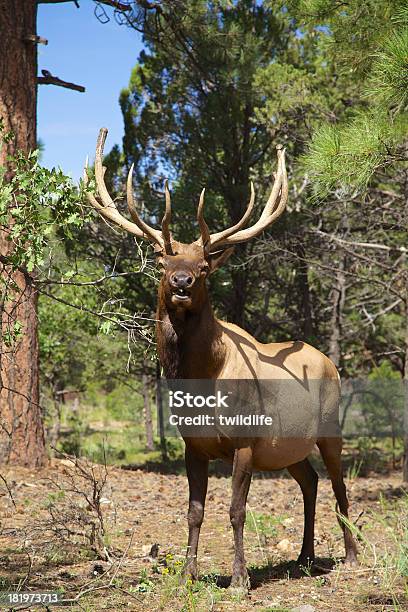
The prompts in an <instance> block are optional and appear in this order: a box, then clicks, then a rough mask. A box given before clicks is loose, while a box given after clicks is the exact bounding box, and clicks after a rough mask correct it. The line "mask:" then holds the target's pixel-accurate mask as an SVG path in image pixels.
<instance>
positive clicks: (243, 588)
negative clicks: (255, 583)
mask: <svg viewBox="0 0 408 612" xmlns="http://www.w3.org/2000/svg"><path fill="white" fill-rule="evenodd" d="M250 588H251V583H250V580H249V576H248V572H246V571H245V574H237V575H235V576H233V577H232V579H231V584H230V586H229V588H228V590H229V592H230V593H231V595H237V596H238V597H244V596H245V595H248V593H249V589H250Z"/></svg>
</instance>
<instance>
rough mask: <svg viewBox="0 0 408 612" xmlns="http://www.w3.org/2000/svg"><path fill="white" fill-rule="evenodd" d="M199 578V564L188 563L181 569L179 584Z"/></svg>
mask: <svg viewBox="0 0 408 612" xmlns="http://www.w3.org/2000/svg"><path fill="white" fill-rule="evenodd" d="M197 578H198V573H197V565H195V564H192V563H186V564H185V565H184V567H183V569H182V570H181V574H180V578H179V584H180V585H185V584H187V582H195V581H196V580H197Z"/></svg>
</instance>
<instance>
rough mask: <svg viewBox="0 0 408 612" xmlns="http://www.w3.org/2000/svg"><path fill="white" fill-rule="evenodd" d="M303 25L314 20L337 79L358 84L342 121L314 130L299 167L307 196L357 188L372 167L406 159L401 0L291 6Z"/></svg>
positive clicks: (407, 36) (406, 70)
mask: <svg viewBox="0 0 408 612" xmlns="http://www.w3.org/2000/svg"><path fill="white" fill-rule="evenodd" d="M295 4H297V5H298V6H299V8H300V10H301V14H302V16H303V19H304V20H305V21H306V23H307V24H308V26H309V27H316V25H317V24H319V26H320V28H321V31H322V32H323V33H324V34H323V36H324V38H325V41H326V43H325V49H326V50H327V52H328V54H329V57H331V61H333V62H334V65H335V67H336V70H337V71H338V73H339V74H340V76H341V78H340V79H339V81H338V84H337V87H343V79H344V77H345V76H347V78H348V79H349V81H350V82H353V81H354V82H355V83H356V84H357V83H358V90H355V100H354V104H353V105H352V111H350V112H349V113H348V114H347V115H346V116H345V117H344V120H343V121H342V122H336V123H333V122H331V123H327V122H326V123H324V124H322V125H320V127H317V129H316V131H315V134H314V137H313V140H312V143H311V145H310V149H309V152H308V154H307V156H306V158H305V160H304V167H305V168H306V170H307V171H308V172H309V173H310V174H311V175H312V177H313V180H314V182H313V189H314V194H315V195H317V196H320V197H325V196H327V195H328V194H329V193H330V192H332V191H334V190H335V189H338V188H341V189H343V190H344V192H345V193H350V192H352V191H353V190H355V189H357V190H361V191H364V190H366V189H367V187H368V185H369V183H370V181H371V180H372V179H373V178H374V176H375V174H376V173H378V171H382V170H383V169H384V168H387V167H389V166H391V165H394V166H395V165H398V164H399V162H400V161H406V155H405V152H404V144H405V142H406V139H407V135H408V129H407V128H408V125H407V119H408V117H407V114H406V108H407V101H408V98H407V87H406V83H407V76H408V60H407V57H408V30H407V29H406V15H407V12H406V5H405V3H404V2H399V1H397V2H393V1H391V0H381V1H379V2H377V1H375V2H374V1H372V0H369V1H368V2H364V3H360V2H357V1H356V0H352V1H351V2H349V3H347V4H343V3H340V4H338V3H331V2H326V1H321V0H319V1H316V0H306V1H301V2H299V3H295Z"/></svg>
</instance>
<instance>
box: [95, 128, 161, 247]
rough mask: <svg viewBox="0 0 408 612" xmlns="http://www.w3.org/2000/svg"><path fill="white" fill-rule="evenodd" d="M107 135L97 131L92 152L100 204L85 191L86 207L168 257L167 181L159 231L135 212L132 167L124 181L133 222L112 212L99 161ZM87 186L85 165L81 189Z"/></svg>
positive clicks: (112, 204) (113, 210)
mask: <svg viewBox="0 0 408 612" xmlns="http://www.w3.org/2000/svg"><path fill="white" fill-rule="evenodd" d="M107 135H108V130H107V129H106V128H101V129H100V130H99V136H98V141H97V143H96V152H95V180H96V187H97V192H98V195H99V198H100V200H101V202H99V201H98V199H97V198H96V197H95V196H94V194H93V193H91V192H90V191H86V195H87V198H88V201H89V203H90V204H91V206H93V207H94V208H95V209H96V210H97V211H98V213H99V214H100V215H102V216H103V217H104V218H105V219H106V220H107V221H111V222H112V223H114V224H115V225H118V226H119V227H120V228H122V229H124V230H126V231H127V232H130V233H131V234H134V235H135V236H136V237H137V238H144V239H148V240H151V241H152V242H154V243H156V244H157V245H159V247H160V248H161V249H162V250H163V251H165V252H166V253H169V254H171V235H170V230H169V222H170V215H171V203H170V193H169V190H168V186H167V181H166V184H165V194H166V212H165V215H164V217H163V220H162V231H160V230H157V229H154V228H153V227H150V225H148V224H147V223H145V222H144V221H143V220H142V219H141V218H140V217H139V214H138V212H137V210H136V204H135V199H134V195H133V184H132V179H133V164H132V166H131V167H130V170H129V174H128V178H127V205H128V208H129V212H130V214H131V217H132V219H133V221H134V223H132V221H129V219H126V217H124V216H123V215H122V214H121V213H120V212H119V211H118V209H117V208H116V204H115V202H114V201H113V200H112V198H111V197H110V195H109V193H108V190H107V189H106V185H105V180H104V175H105V170H106V168H104V166H103V164H102V159H103V149H104V146H105V141H106V136H107ZM88 183H89V177H88V163H86V165H85V168H84V184H85V189H86V187H87V185H88Z"/></svg>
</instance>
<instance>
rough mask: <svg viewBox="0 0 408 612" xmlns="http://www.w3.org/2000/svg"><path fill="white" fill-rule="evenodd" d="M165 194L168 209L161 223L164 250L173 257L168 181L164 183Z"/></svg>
mask: <svg viewBox="0 0 408 612" xmlns="http://www.w3.org/2000/svg"><path fill="white" fill-rule="evenodd" d="M164 193H165V196H166V209H165V212H164V215H163V219H162V222H161V227H162V235H163V241H164V248H165V251H166V253H167V254H168V255H173V250H172V248H171V234H170V220H171V198H170V191H169V182H168V180H167V179H166V180H165V181H164Z"/></svg>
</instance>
